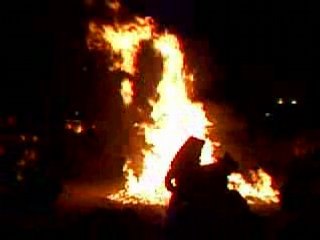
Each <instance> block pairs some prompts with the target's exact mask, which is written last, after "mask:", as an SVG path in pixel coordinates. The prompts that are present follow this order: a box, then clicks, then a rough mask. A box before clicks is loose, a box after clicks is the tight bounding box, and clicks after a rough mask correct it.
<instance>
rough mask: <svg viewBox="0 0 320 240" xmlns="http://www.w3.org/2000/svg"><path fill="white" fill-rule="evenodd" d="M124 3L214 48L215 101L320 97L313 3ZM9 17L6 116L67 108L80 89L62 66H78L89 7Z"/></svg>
mask: <svg viewBox="0 0 320 240" xmlns="http://www.w3.org/2000/svg"><path fill="white" fill-rule="evenodd" d="M66 2H68V3H66ZM124 2H126V4H127V5H128V6H129V9H133V11H134V12H140V13H142V14H144V13H145V14H149V15H152V16H155V17H156V18H158V19H159V20H160V21H161V22H162V23H163V24H166V25H171V26H173V27H174V28H176V29H177V31H179V32H181V33H182V35H184V36H189V37H190V38H202V39H206V40H208V41H209V43H210V47H211V53H209V54H214V55H215V56H214V58H215V59H216V64H217V65H219V66H221V68H223V69H224V70H225V77H224V79H220V82H219V79H217V83H216V85H214V86H213V88H216V90H212V92H211V90H210V91H208V94H209V95H210V92H211V93H212V94H214V93H216V92H217V91H219V92H220V95H222V98H223V99H226V100H228V101H231V102H234V103H241V104H242V107H247V105H248V104H249V105H250V103H252V100H255V104H256V105H259V104H260V103H263V102H264V101H267V100H266V99H267V98H269V97H272V94H273V92H274V90H273V88H274V87H273V86H278V85H282V86H283V87H282V89H283V91H284V92H285V94H289V93H290V86H298V87H296V88H298V89H299V88H300V89H304V88H306V89H307V90H305V91H303V94H304V95H305V96H306V97H305V98H306V99H309V101H310V102H312V101H313V98H316V96H317V92H318V89H319V84H318V82H317V78H318V76H317V75H316V71H315V69H316V68H315V61H314V60H315V58H316V56H318V48H319V47H318V45H316V44H315V40H314V32H315V30H316V25H317V22H318V21H317V19H316V8H315V6H314V5H312V4H311V2H308V1H299V2H298V1H290V2H289V1H287V2H284V1H281V2H280V1H276V0H269V1H265V0H263V1H254V0H243V1H238V0H226V1H210V2H209V1H196V0H154V1H147V0H135V1H134V0H126V1H124ZM1 12H2V13H1V16H2V17H1V29H2V37H1V48H2V49H1V57H2V62H3V63H2V67H1V72H2V76H1V85H0V95H1V105H0V106H1V108H2V109H5V108H7V109H10V108H11V107H12V106H13V105H15V106H16V107H17V108H20V109H21V108H22V109H25V108H27V107H34V108H35V109H41V108H43V107H44V106H45V104H44V102H45V99H47V100H48V101H49V102H50V101H53V102H59V101H60V100H59V98H61V99H63V96H64V94H66V93H64V92H63V91H64V90H61V89H64V85H65V84H66V83H65V81H67V80H66V79H67V78H68V79H69V81H77V80H75V79H74V78H73V77H72V71H70V70H69V69H66V67H65V68H64V67H63V66H62V65H66V66H68V64H70V62H72V58H70V59H69V60H68V57H69V56H70V54H71V55H72V51H73V50H72V46H73V45H72V44H73V43H72V42H73V39H77V38H81V36H82V35H81V34H83V32H81V27H82V25H81V24H82V23H83V21H84V18H85V15H84V12H85V11H84V10H83V9H82V7H81V1H80V0H79V1H77V0H73V1H62V0H57V1H53V0H52V1H11V2H9V1H8V2H6V3H3V6H2V7H1ZM80 42H81V40H80ZM70 46H71V47H70ZM75 55H76V54H75ZM71 65H72V63H71ZM61 69H64V70H61ZM61 71H62V72H61ZM63 71H67V72H63ZM61 76H64V77H61ZM66 76H68V77H66ZM57 78H59V79H57ZM70 79H71V80H70ZM72 79H73V80H72ZM279 82H280V83H281V82H284V84H278V83H279ZM292 82H295V83H294V84H291V83H292ZM288 83H289V84H288ZM68 84H71V85H72V82H71V83H68ZM68 84H67V85H68ZM217 86H219V87H217ZM281 91H282V90H281ZM301 91H302V90H301ZM221 92H222V94H221ZM61 96H62V97H61ZM52 99H53V100H52ZM63 101H64V100H61V102H63ZM57 104H58V103H57ZM241 104H240V105H241ZM21 106H22V107H21ZM35 111H37V110H35Z"/></svg>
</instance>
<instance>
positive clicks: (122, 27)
mask: <svg viewBox="0 0 320 240" xmlns="http://www.w3.org/2000/svg"><path fill="white" fill-rule="evenodd" d="M89 30H90V35H89V37H88V46H89V48H98V49H102V50H107V51H109V52H110V53H111V58H112V60H113V61H112V62H113V63H112V66H111V67H110V69H109V70H110V71H122V72H125V73H126V74H127V75H128V76H129V77H126V78H125V79H123V80H122V84H121V90H120V92H121V95H122V98H123V103H124V105H125V106H128V105H130V104H131V103H132V101H133V97H134V96H136V95H137V94H139V93H134V92H133V85H134V83H135V81H134V79H136V78H137V77H136V73H137V67H136V62H137V61H136V58H137V56H138V52H139V51H140V49H141V43H142V42H144V41H148V42H150V43H151V45H152V47H153V49H154V51H155V52H157V53H158V54H159V55H160V56H161V57H162V60H163V69H162V75H161V80H160V81H159V83H158V85H157V89H156V92H157V96H152V97H151V98H150V99H149V105H150V106H151V107H152V111H151V113H150V116H149V118H150V119H151V121H150V119H148V121H147V119H146V121H145V122H142V123H134V126H136V125H138V127H139V128H140V129H141V130H142V131H143V133H144V137H145V147H143V149H141V153H142V156H143V166H142V171H141V174H139V176H136V171H135V169H133V168H132V167H131V163H132V161H133V159H132V158H131V156H128V158H127V162H126V164H125V166H124V168H123V171H124V172H125V174H126V184H125V188H124V189H122V190H120V191H119V192H117V193H115V194H113V195H111V196H109V199H112V200H116V201H120V202H122V203H144V204H156V205H166V204H167V203H168V200H169V198H170V193H169V192H168V191H167V190H166V188H165V186H164V179H165V175H166V173H167V171H168V169H169V167H170V163H171V160H172V159H173V157H174V155H175V154H176V153H177V151H178V150H179V149H180V147H181V146H182V144H183V143H184V142H185V141H186V140H187V139H188V138H189V137H190V136H194V137H197V138H200V139H204V140H205V145H204V147H203V149H202V154H201V164H202V165H204V164H210V163H213V162H214V161H215V159H214V157H213V153H214V149H215V147H216V146H218V145H219V143H216V142H213V141H212V140H210V139H209V138H208V133H209V132H208V129H209V127H211V126H212V123H211V122H210V121H209V120H208V118H207V117H206V113H205V111H204V108H203V105H202V104H201V103H199V102H193V101H192V100H191V99H190V96H189V93H190V92H192V91H191V90H192V89H191V88H192V83H193V81H194V77H193V75H192V74H190V73H188V72H187V71H186V68H185V65H186V64H185V61H184V54H183V52H182V49H181V44H180V42H179V39H178V38H177V37H176V36H175V35H173V34H171V33H168V32H164V33H160V32H158V31H157V30H156V26H155V24H154V22H153V20H152V19H151V18H150V17H146V18H140V17H136V18H134V20H133V21H132V22H130V23H124V24H119V23H115V24H113V25H103V26H98V25H96V24H94V23H91V24H90V26H89ZM131 107H135V106H131ZM261 174H262V172H258V175H257V176H258V177H261V178H262V179H267V177H266V176H268V175H266V174H262V175H261ZM241 177H242V176H241V175H240V174H239V175H237V174H235V175H231V176H230V182H235V183H238V184H239V185H232V186H231V185H230V186H229V188H233V189H236V190H238V191H239V192H240V193H241V194H242V196H244V197H246V198H247V196H249V195H250V194H251V195H254V196H256V197H257V198H261V199H265V195H263V194H262V193H261V191H260V190H257V188H256V186H251V185H250V184H246V183H245V182H244V181H241ZM262 185H263V184H262ZM263 186H265V185H263ZM243 189H246V190H243ZM269 190H270V191H272V190H273V189H272V188H271V189H269ZM269 190H268V191H269ZM267 201H268V199H267Z"/></svg>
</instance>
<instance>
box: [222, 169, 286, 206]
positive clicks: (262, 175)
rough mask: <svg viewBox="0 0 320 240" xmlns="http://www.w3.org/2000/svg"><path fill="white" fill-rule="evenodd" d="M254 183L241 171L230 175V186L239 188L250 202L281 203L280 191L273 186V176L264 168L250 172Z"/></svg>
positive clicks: (233, 188) (234, 188) (232, 188)
mask: <svg viewBox="0 0 320 240" xmlns="http://www.w3.org/2000/svg"><path fill="white" fill-rule="evenodd" d="M250 175H251V179H252V182H253V183H249V182H247V181H246V180H245V179H244V178H243V176H242V175H241V174H240V173H232V174H231V175H229V177H228V179H229V183H228V188H229V189H231V190H237V191H238V192H239V193H240V194H241V196H242V197H243V198H245V199H246V200H247V203H248V204H270V203H279V201H280V200H279V194H280V193H279V191H277V190H274V189H273V188H272V179H271V177H270V176H269V175H268V174H267V173H266V172H264V171H263V170H262V169H258V170H257V171H251V172H250Z"/></svg>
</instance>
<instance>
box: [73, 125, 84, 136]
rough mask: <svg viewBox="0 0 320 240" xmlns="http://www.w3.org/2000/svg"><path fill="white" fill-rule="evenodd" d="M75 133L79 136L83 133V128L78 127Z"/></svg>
mask: <svg viewBox="0 0 320 240" xmlns="http://www.w3.org/2000/svg"><path fill="white" fill-rule="evenodd" d="M74 132H75V133H77V134H80V133H82V132H83V127H82V126H81V125H78V126H76V127H75V128H74Z"/></svg>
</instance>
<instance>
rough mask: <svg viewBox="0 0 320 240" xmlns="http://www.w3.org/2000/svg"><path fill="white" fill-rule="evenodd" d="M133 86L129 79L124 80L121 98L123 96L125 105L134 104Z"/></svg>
mask: <svg viewBox="0 0 320 240" xmlns="http://www.w3.org/2000/svg"><path fill="white" fill-rule="evenodd" d="M132 88H133V84H132V82H130V80H129V79H127V78H126V79H124V80H123V81H122V82H121V90H120V93H121V96H122V99H123V103H124V104H125V105H126V106H128V105H130V104H131V103H132V98H133V89H132Z"/></svg>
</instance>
